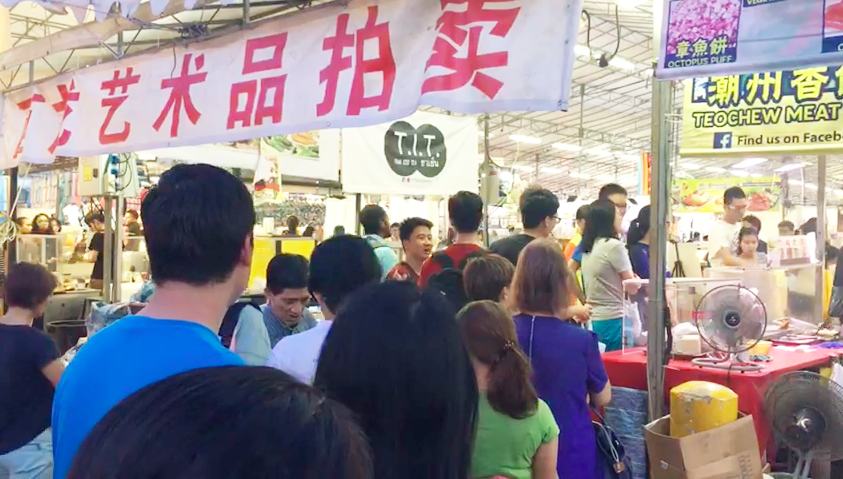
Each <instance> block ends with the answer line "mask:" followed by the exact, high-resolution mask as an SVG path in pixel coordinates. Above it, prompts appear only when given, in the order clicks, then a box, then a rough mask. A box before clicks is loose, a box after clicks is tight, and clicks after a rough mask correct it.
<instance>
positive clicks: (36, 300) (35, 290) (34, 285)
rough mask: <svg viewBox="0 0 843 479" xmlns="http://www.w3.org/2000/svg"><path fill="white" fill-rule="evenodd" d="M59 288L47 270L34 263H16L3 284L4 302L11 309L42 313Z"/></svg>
mask: <svg viewBox="0 0 843 479" xmlns="http://www.w3.org/2000/svg"><path fill="white" fill-rule="evenodd" d="M56 286H58V281H56V277H55V276H53V274H52V273H50V272H49V271H47V268H45V267H43V266H41V265H40V264H34V263H16V264H13V265H12V267H11V268H9V273H8V274H7V275H6V279H5V282H4V283H3V300H4V301H5V302H6V306H8V307H10V308H21V309H27V310H30V311H33V312H36V313H38V312H40V311H39V309H40V308H41V307H42V306H44V304H45V303H46V302H47V298H49V297H50V295H52V294H53V291H54V290H55V289H56Z"/></svg>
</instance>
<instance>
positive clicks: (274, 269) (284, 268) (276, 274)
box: [266, 253, 309, 294]
mask: <svg viewBox="0 0 843 479" xmlns="http://www.w3.org/2000/svg"><path fill="white" fill-rule="evenodd" d="M308 266H309V263H308V261H307V258H305V257H304V256H301V255H298V254H289V253H281V254H279V255H276V256H275V257H274V258H272V260H270V262H269V265H267V267H266V287H267V289H269V290H270V291H272V293H273V294H279V293H281V292H283V291H284V290H285V289H302V288H307V268H308Z"/></svg>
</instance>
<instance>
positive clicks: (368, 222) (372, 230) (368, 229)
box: [360, 205, 388, 235]
mask: <svg viewBox="0 0 843 479" xmlns="http://www.w3.org/2000/svg"><path fill="white" fill-rule="evenodd" d="M387 221H388V220H387V215H386V211H385V210H384V209H383V208H381V207H380V206H378V205H366V206H364V207H363V209H362V210H360V225H361V226H362V227H363V234H367V235H380V234H382V233H383V232H384V231H383V230H384V227H385V226H386V224H387Z"/></svg>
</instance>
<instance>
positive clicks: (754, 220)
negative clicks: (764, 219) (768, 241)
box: [743, 215, 761, 233]
mask: <svg viewBox="0 0 843 479" xmlns="http://www.w3.org/2000/svg"><path fill="white" fill-rule="evenodd" d="M743 221H744V223H749V224H751V225H752V227H753V228H755V230H756V231H757V232H759V233H760V232H761V220H760V219H758V217H757V216H755V215H749V216H744V217H743Z"/></svg>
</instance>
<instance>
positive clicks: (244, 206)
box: [141, 165, 255, 286]
mask: <svg viewBox="0 0 843 479" xmlns="http://www.w3.org/2000/svg"><path fill="white" fill-rule="evenodd" d="M141 217H142V218H143V225H144V231H143V236H144V238H146V247H147V250H148V252H149V268H150V272H151V273H152V278H153V279H154V281H155V282H156V283H157V284H162V283H165V282H167V281H177V282H181V283H187V284H191V285H195V286H201V285H205V284H210V283H219V282H223V281H225V280H226V279H228V278H229V277H230V276H231V273H232V272H233V271H234V268H235V267H236V266H237V263H238V262H239V261H240V257H241V255H242V251H243V246H244V245H245V244H246V241H247V240H249V239H250V238H251V237H252V228H253V227H254V225H255V208H254V205H253V203H252V196H251V195H250V194H249V190H247V189H246V185H244V184H243V183H242V182H241V181H240V180H238V179H237V178H236V177H234V176H233V175H232V174H230V173H228V172H226V171H225V170H223V169H221V168H217V167H216V166H211V165H176V166H174V167H173V168H171V169H169V170H168V171H167V172H165V173H164V174H163V175H161V180H160V181H159V182H158V185H157V186H155V187H153V188H152V189H151V190H150V191H149V193H148V194H147V195H146V197H145V198H144V199H143V204H142V207H141Z"/></svg>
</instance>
